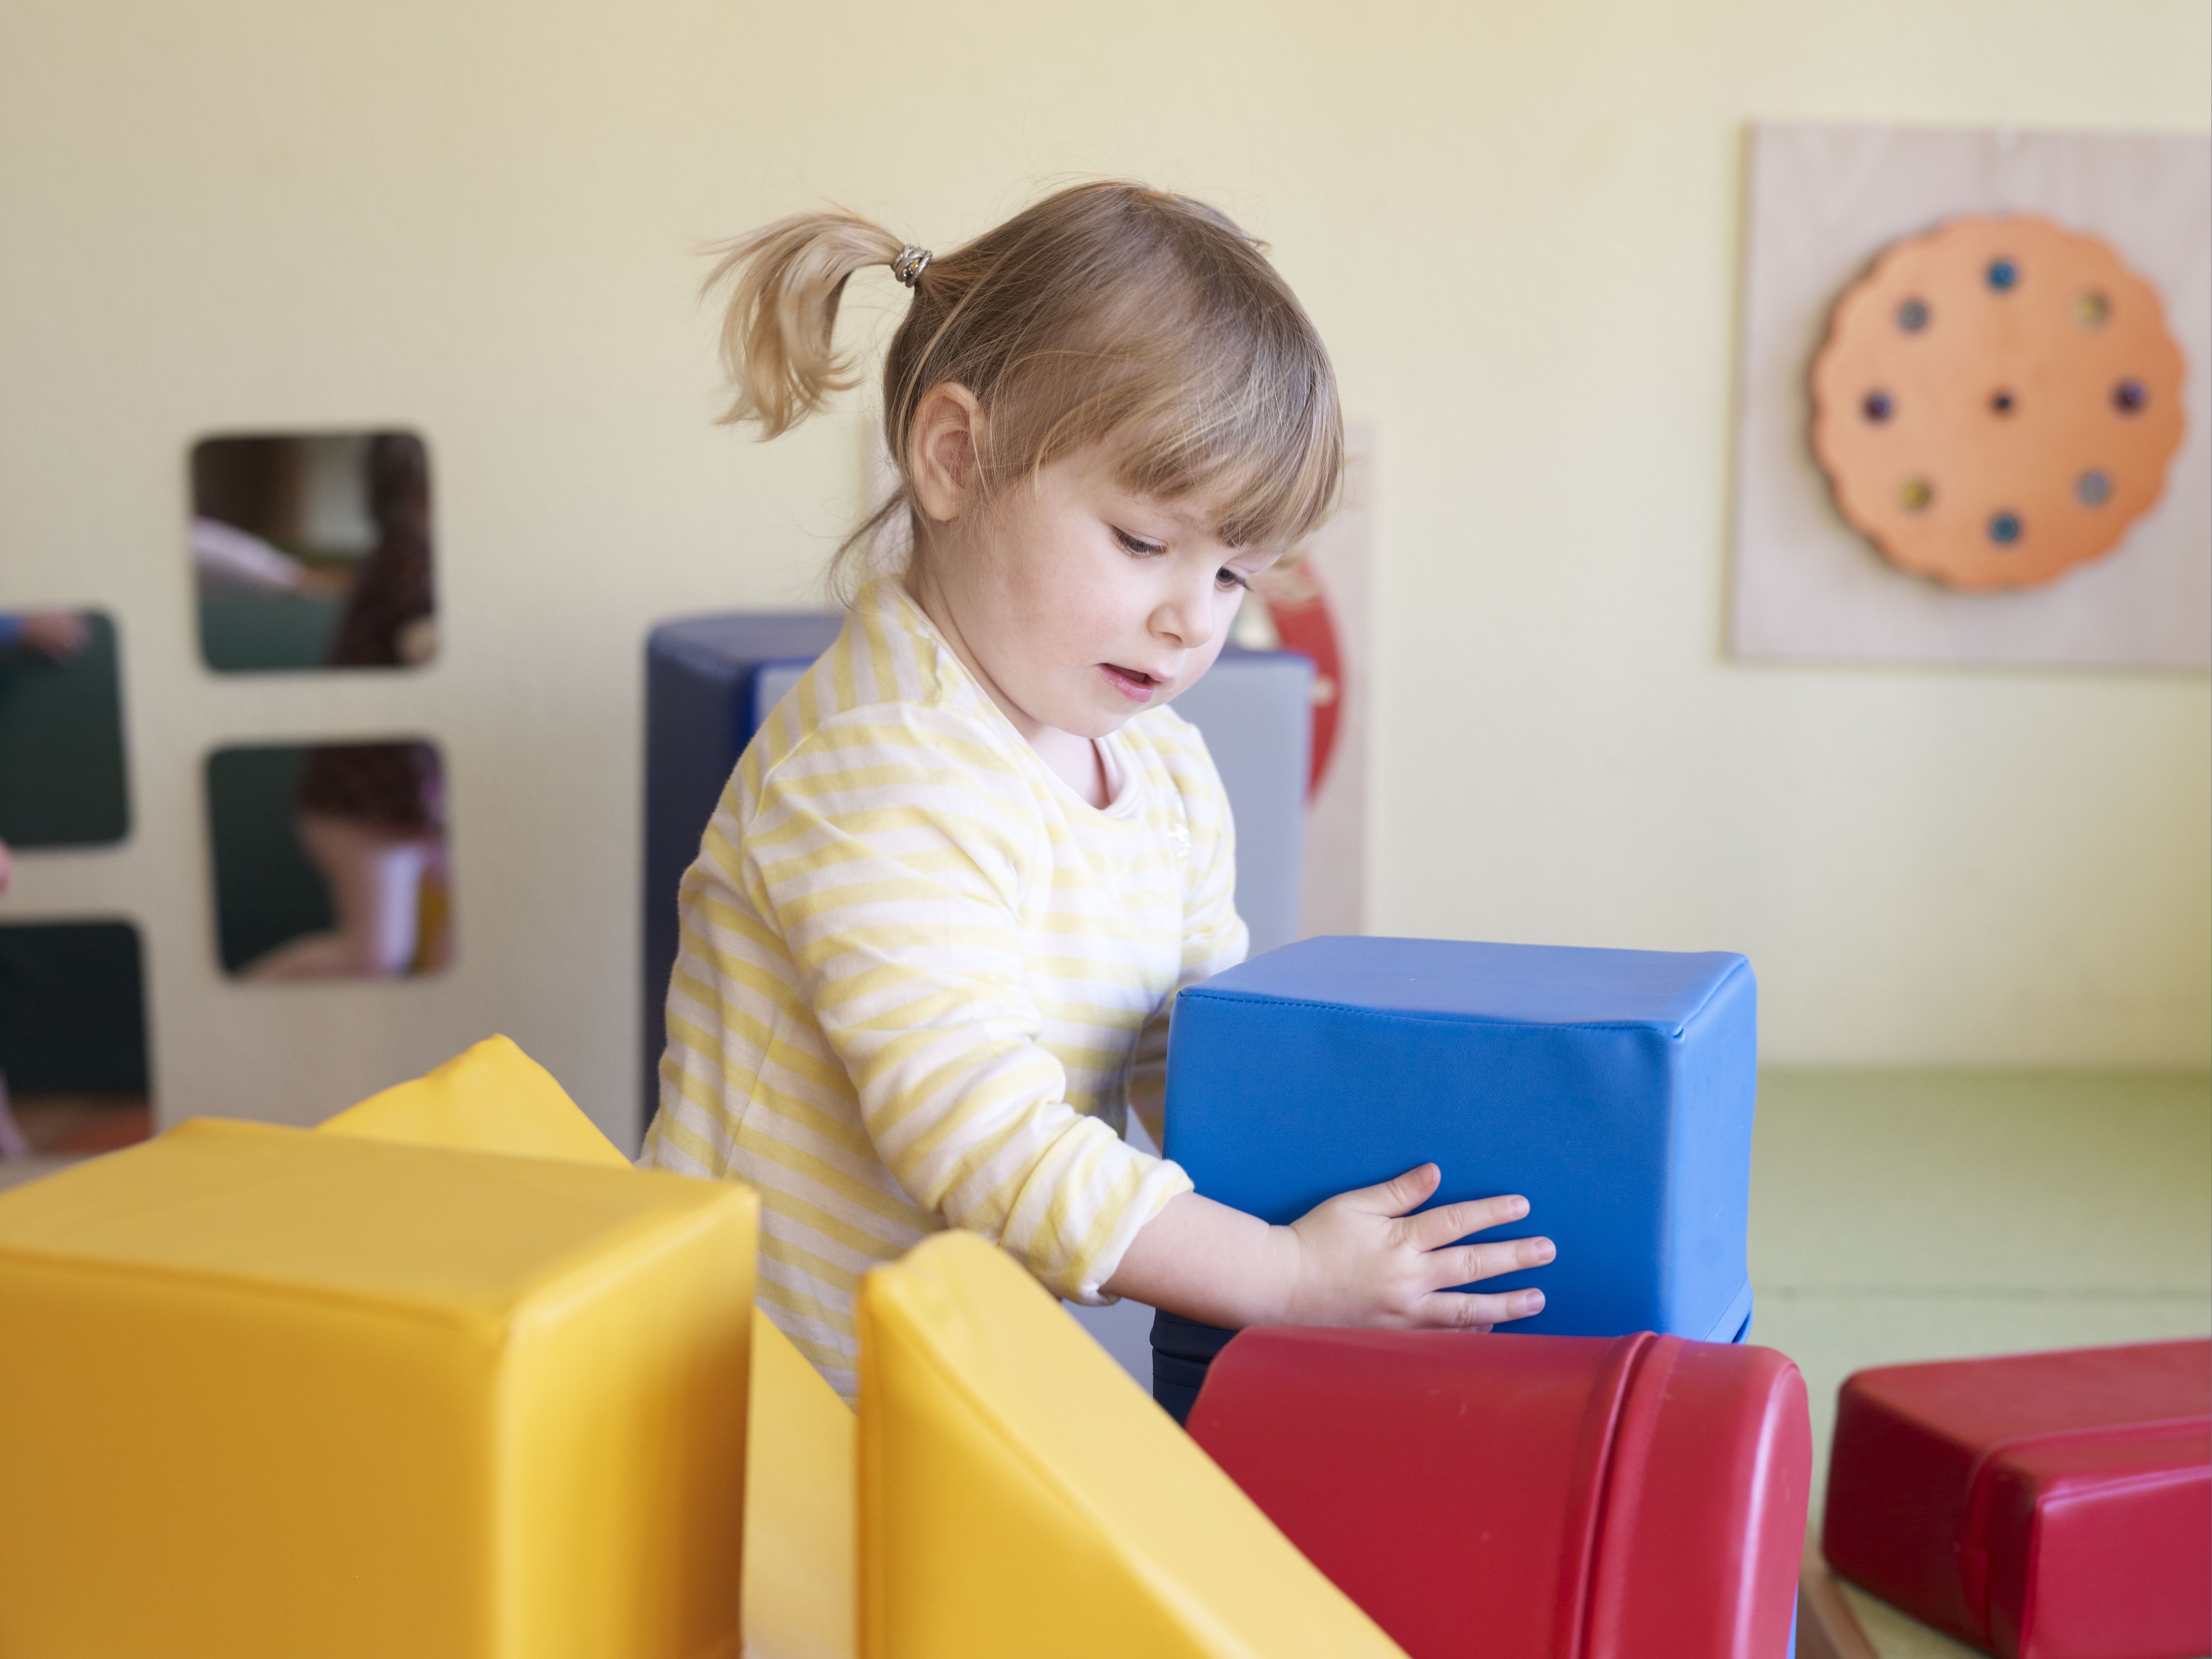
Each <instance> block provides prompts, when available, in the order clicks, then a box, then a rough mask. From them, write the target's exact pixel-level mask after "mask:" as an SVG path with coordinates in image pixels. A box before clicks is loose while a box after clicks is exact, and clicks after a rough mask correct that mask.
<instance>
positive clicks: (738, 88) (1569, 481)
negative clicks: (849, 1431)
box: [0, 0, 2212, 1130]
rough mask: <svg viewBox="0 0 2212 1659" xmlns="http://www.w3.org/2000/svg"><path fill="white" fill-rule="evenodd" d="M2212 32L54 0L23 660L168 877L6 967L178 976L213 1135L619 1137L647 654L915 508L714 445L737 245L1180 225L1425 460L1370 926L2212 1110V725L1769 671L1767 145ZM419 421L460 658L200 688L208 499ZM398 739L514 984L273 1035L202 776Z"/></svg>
mask: <svg viewBox="0 0 2212 1659" xmlns="http://www.w3.org/2000/svg"><path fill="white" fill-rule="evenodd" d="M2209 19H2212V14H2208V12H2207V10H2206V9H2205V8H2204V6H2203V4H2202V3H2201V0H2172V3H2153V0H2106V3H2094V4H2092V3H2078V4H2071V5H2057V4H2040V5H2037V4H2028V3H2020V0H1990V3H1984V4H1966V3H1942V4H1937V3H1926V0H1912V3H1887V4H1874V3H1866V0H1849V3H1826V4H1811V3H1805V4H1778V3H1774V0H1742V3H1735V4H1723V3H1709V4H1699V5H1692V4H1686V3H1680V4H1674V5H1638V4H1619V5H1609V6H1607V5H1594V4H1580V5H1552V6H1531V5H1520V6H1510V7H1509V6H1504V5H1499V4H1492V3H1475V4H1456V5H1449V6H1447V5H1442V4H1438V5H1431V6H1417V5H1407V4H1396V5H1393V4H1383V5H1378V6H1372V7H1364V8H1351V7H1346V6H1341V5H1323V4H1317V3H1311V0H1301V3H1279V4H1274V5H1261V4H1219V5H1209V4H1192V3H1188V0H1182V3H1174V4H1162V3H1155V0H1124V3H1121V4H1118V5H1115V6H1113V7H1106V6H1100V5H1096V4H1085V5H1073V4H1038V3H1033V0H1032V3H1021V4H990V3H983V0H934V3H925V0H910V3H905V4H896V5H894V4H888V3H878V4H872V5H853V4H834V3H818V0H817V3H812V4H808V5H804V6H799V5H778V6H767V5H757V4H726V5H720V6H710V5H704V4H684V3H675V0H631V3H625V4H622V5H615V4H611V3H607V4H600V5H597V6H590V5H577V4H556V3H546V0H537V3H530V4H522V3H502V4H491V3H474V4H454V3H451V0H441V3H435V4H433V3H423V0H395V3H386V4H380V5H378V6H374V7H369V6H357V7H337V6H331V5H320V6H300V5H295V4H279V3H264V4H247V3H235V0H234V3H210V4H204V5H198V6H193V7H179V6H169V5H153V4H143V3H140V4H130V3H121V0H111V3H105V4H101V5H98V6H85V5H80V4H65V3H59V0H6V3H5V5H4V6H0V604H12V605H27V604H43V603H56V604H95V605H102V606H104V607H106V608H107V609H108V610H110V611H112V612H113V613H114V614H115V615H116V617H118V621H119V623H120V625H121V628H122V630H123V637H124V641H125V663H126V673H127V684H126V687H125V695H126V701H127V708H128V719H129V723H130V725H129V740H130V745H131V786H132V794H133V805H134V810H135V814H136V825H137V828H136V831H135V833H134V835H133V836H132V838H131V840H130V841H129V842H127V843H125V845H123V846H121V847H120V848H116V849H113V850H108V851H95V852H84V853H73V854H44V855H37V856H33V857H27V858H26V859H25V860H22V867H21V873H20V878H19V884H18V890H17V892H16V894H15V896H13V897H11V898H9V900H7V901H5V902H4V906H0V915H4V916H5V917H6V918H9V919H27V918H30V917H33V916H43V915H76V914H82V913H98V914H104V915H128V916H131V917H133V918H135V919H137V921H138V922H139V923H140V925H141V927H143V930H144V933H145V935H146V939H147V944H148V947H149V961H150V972H151V977H152V988H153V1000H152V1007H153V1018H154V1021H155V1031H154V1040H155V1053H156V1060H157V1066H158V1079H157V1087H158V1091H159V1094H160V1097H161V1107H162V1109H163V1112H164V1115H165V1116H167V1117H168V1118H170V1119H173V1118H175V1117H177V1116H179V1115H185V1114H190V1113H193V1112H204V1111H232V1112H240V1113H250V1114H253V1115H265V1116H270V1117H279V1118H290V1119H295V1120H301V1121H307V1120H312V1119H313V1118H315V1117H317V1116H319V1115H322V1114H323V1113H325V1112H326V1111H328V1110H330V1109H332V1108H334V1107H337V1106H338V1105H340V1104H342V1103H345V1102H346V1101H348V1100H349V1099H351V1098H353V1097H356V1096H357V1095H359V1094H361V1093H363V1092H365V1091H368V1090H369V1089H371V1088H373V1087H374V1086H376V1085H380V1084H383V1083H385V1082H387V1081H389V1080H392V1079H395V1078H397V1077H398V1076H401V1075H403V1074H405V1073H410V1072H411V1071H414V1070H417V1069H420V1068H421V1067H422V1066H427V1065H428V1064H429V1063H431V1062H433V1061H435V1060H438V1059H439V1058H441V1057H442V1056H443V1055H445V1054H448V1053H450V1052H452V1051H453V1049H455V1048H458V1047H459V1046H460V1045H461V1044H463V1043H464V1042H466V1041H468V1040H470V1039H471V1038H474V1037H476V1036H481V1035H483V1034H484V1033H486V1032H488V1031H490V1030H505V1031H507V1032H508V1033H509V1034H511V1035H512V1036H514V1037H516V1038H517V1039H518V1040H520V1042H522V1043H523V1044H524V1045H525V1046H526V1048H529V1049H531V1050H532V1052H533V1053H535V1054H538V1055H539V1056H541V1057H542V1058H543V1059H544V1060H545V1061H546V1062H547V1063H548V1064H549V1065H550V1066H551V1067H552V1068H553V1070H554V1071H555V1072H556V1073H557V1074H558V1075H559V1076H560V1077H561V1078H562V1079H563V1080H564V1081H565V1082H567V1083H568V1085H569V1086H570V1088H571V1089H572V1091H574V1093H575V1094H576V1095H577V1096H578V1097H579V1098H580V1099H581V1100H583V1101H584V1102H585V1103H586V1105H587V1106H588V1107H589V1108H590V1109H592V1111H593V1112H594V1114H595V1115H598V1116H599V1118H600V1119H601V1121H603V1122H605V1123H606V1124H607V1125H609V1126H610V1127H615V1128H617V1129H618V1130H626V1129H628V1128H629V1127H630V1125H629V1119H630V1115H631V1109H632V1106H631V1099H630V1088H629V1083H630V1079H631V1078H632V1076H633V1075H634V1073H633V1069H632V1060H631V1056H632V1054H633V1045H634V1042H635V1035H636V1034H635V1013H634V1009H635V995H634V993H633V989H632V986H633V976H634V975H635V971H636V960H637V949H638V946H637V933H638V920H637V915H636V899H635V894H636V889H637V880H638V875H637V870H638V856H639V854H638V845H639V805H638V793H639V776H640V743H639V730H640V721H641V696H640V690H641V672H640V645H641V639H642V637H643V635H644V632H645V630H646V629H647V626H648V625H649V624H650V623H652V622H653V621H654V620H656V619H659V618H661V617H668V616H671V615H675V614H678V613H681V612H684V611H696V610H701V609H707V608H715V607H729V606H739V605H759V604H770V603H787V602H790V601H791V600H793V599H795V598H798V597H801V596H803V595H804V593H805V591H806V589H807V586H808V584H809V582H810V580H811V576H812V573H813V571H814V570H815V568H816V567H817V563H818V562H819V561H820V559H821V558H822V557H823V555H824V554H825V553H826V552H827V550H828V549H829V546H830V544H832V542H833V541H834V539H835V538H836V535H837V534H838V533H839V532H840V531H841V530H842V527H843V526H844V525H845V523H846V521H847V520H848V516H849V515H850V513H852V511H853V509H854V507H855V506H856V504H857V498H858V492H859V488H860V474H861V467H860V459H859V457H860V436H859V431H858V426H857V421H858V416H857V412H856V411H855V412H854V413H852V414H848V416H845V417H844V418H842V419H841V420H838V421H833V422H825V423H823V425H821V426H820V427H818V428H814V429H809V430H804V431H802V432H801V433H799V434H798V435H794V436H793V437H791V438H788V439H786V440H784V441H780V442H778V443H777V444H775V445H774V446H769V447H760V446H756V445H753V444H751V443H750V442H747V441H742V440H740V439H738V438H736V437H734V436H732V435H730V434H729V433H727V432H726V431H722V430H719V429H716V428H712V427H710V426H709V425H708V422H707V418H706V417H707V416H708V411H709V409H710V407H711V400H712V381H711V378H710V374H709V368H708V333H707V327H706V324H705V322H704V320H703V319H702V317H701V316H700V314H699V313H697V312H696V310H695V309H694V307H693V304H692V299H691V287H692V284H693V283H695V282H696V279H697V276H698V274H699V269H700V267H699V264H698V262H697V261H696V259H695V258H694V257H693V256H692V253H691V252H690V249H691V246H692V245H693V242H694V240H695V239H696V238H699V237H702V236H705V235H709V234H717V233H726V232H729V231H732V230H735V229H738V228H744V227H745V226H748V225H750V224H752V223H754V222H757V221H759V220H761V219H763V218H766V217H769V216H773V215H775V214H779V213H782V212H786V211H789V210H793V209H795V208H799V207H802V206H805V205H807V204H810V203H812V202H815V201H817V200H819V199H821V198H823V197H829V198H834V199H836V200H839V201H842V202H844V203H846V204H850V205H852V206H854V207H856V208H860V209H862V210H867V211H870V212H872V213H877V214H880V215H882V216H885V217H886V219H887V220H888V222H890V223H891V224H892V225H894V226H895V227H897V228H902V229H906V230H908V231H909V232H910V233H911V234H913V236H914V237H915V240H918V241H921V242H924V243H927V244H933V245H936V246H949V245H951V243H953V242H955V241H957V240H960V239H962V238H963V237H965V236H967V235H969V234H973V233H974V232H975V231H978V230H980V229H981V228H984V227H986V226H987V225H988V224H989V223H991V222H994V220H995V219H996V218H997V217H999V216H1001V215H1003V214H1004V213H1006V211H1007V210H1010V209H1012V207H1014V206H1016V205H1017V204H1019V203H1020V202H1021V201H1022V200H1023V199H1024V197H1026V196H1027V195H1028V194H1030V193H1031V192H1032V191H1034V190H1035V189H1036V188H1037V186H1038V185H1039V184H1040V182H1041V181H1044V180H1047V179H1050V178H1053V177H1055V176H1058V175H1061V174H1065V173H1095V172H1113V173H1134V174H1139V175H1142V176H1145V177H1147V178H1150V179H1155V180H1158V181H1160V182H1162V183H1164V184H1168V185H1175V186H1177V187H1181V188H1184V189H1188V190H1190V191H1196V192H1199V193H1200V194H1203V195H1205V196H1207V197H1211V198H1212V199H1213V200H1216V201H1218V202H1219V203H1221V204H1224V205H1225V206H1226V207H1227V208H1228V209H1229V210H1231V211H1232V212H1233V213H1235V214H1236V215H1237V216H1239V217H1240V218H1241V219H1242V220H1243V222H1245V223H1246V224H1247V226H1248V227H1249V228H1252V229H1253V230H1255V232H1257V233H1259V234H1262V235H1264V236H1265V237H1267V239H1268V240H1270V241H1271V242H1272V244H1273V247H1274V249H1275V252H1276V257H1277V258H1278V260H1279V264H1281V266H1282V267H1283V269H1284V270H1285V272H1286V273H1287V274H1288V276H1290V278H1291V281H1292V282H1293V283H1295V284H1296V285H1297V288H1298V289H1299V291H1300V292H1301V294H1302V295H1304V297H1305V299H1306V301H1307V303H1308V305H1309V306H1310V307H1311V309H1312V311H1313V313H1314V314H1315V316H1316V319H1317V320H1318V321H1319V323H1320V325H1321V326H1322V330H1323V331H1324V332H1325V334H1326V335H1327V336H1328V339H1329V341H1330V343H1331V345H1332V347H1333V349H1334V353H1335V355H1336V360H1337V362H1338V365H1339V368H1340V372H1341V374H1342V376H1343V380H1344V385H1345V391H1346V402H1347V404H1348V405H1349V407H1350V409H1351V410H1352V412H1353V413H1354V414H1355V415H1356V416H1358V417H1360V418H1363V419H1364V420H1367V421H1369V422H1371V423H1372V424H1373V426H1374V428H1376V433H1377V441H1378V443H1379V446H1380V451H1381V459H1380V461H1379V464H1378V477H1377V479H1376V488H1377V495H1376V501H1377V506H1378V510H1379V516H1378V536H1379V543H1378V546H1377V550H1376V553H1377V563H1378V569H1379V582H1380V590H1379V592H1378V594H1377V601H1378V605H1379V611H1378V617H1379V624H1378V625H1379V630H1380V639H1379V641H1378V645H1379V647H1380V650H1379V664H1380V671H1379V711H1380V721H1379V725H1378V726H1377V728H1376V748H1377V766H1378V773H1377V776H1376V783H1375V793H1376V799H1375V809H1374V810H1375V814H1376V817H1375V836H1374V839H1373V847H1374V852H1373V858H1374V865H1373V869H1372V872H1371V878H1372V886H1373V892H1374V895H1375V903H1374V915H1375V921H1376V925H1377V927H1378V928H1379V929H1381V930H1384V931H1400V932H1409V933H1444V934H1456V935H1462V936H1475V937H1483V938H1492V939H1545V940H1558V941H1569V942H1583V943H1593V944H1595V943H1605V944H1614V945H1645V946H1657V947H1667V948H1705V947H1714V946H1725V947H1730V948H1735V949H1739V950H1741V951H1747V953H1748V954H1749V955H1750V956H1751V957H1752V958H1753V961H1754V963H1756V964H1757V966H1758V968H1759V973H1760V976H1761V980H1762V982H1763V985H1764V987H1765V1015H1766V1022H1765V1033H1766V1043H1767V1052H1768V1054H1769V1055H1770V1056H1771V1058H1774V1059H1777V1060H1790V1061H1819V1062H1852V1063H1890V1062H1908V1061H1909V1062H1916V1063H1917V1062H1933V1063H1976V1064H1980V1063H2045V1062H2048V1063H2056V1064H2085V1065H2086V1064H2099V1065H2102V1064H2117V1065H2142V1066H2201V1065H2203V1064H2204V1063H2205V1061H2206V1059H2207V1050H2208V1007H2212V978H2209V977H2208V958H2212V940H2209V939H2208V916H2209V915H2212V890H2208V884H2209V880H2212V878H2208V869H2212V859H2208V842H2212V824H2208V796H2209V795H2212V780H2208V757H2212V732H2208V720H2207V714H2208V695H2207V687H2206V684H2205V682H2204V681H2203V679H2202V678H2153V677H2127V676H2119V675H2087V674H2079V673H2071V674H2034V673H1988V672H1978V673H1967V672H1932V671H1894V670H1884V671H1843V670H1830V669H1813V668H1774V667H1757V668H1748V667H1741V666H1737V665H1733V664H1731V663H1729V662H1728V661H1727V660H1726V659H1724V658H1723V656H1722V654H1721V650H1720V639H1721V617H1722V609H1723V577H1724V560H1725V554H1724V544H1725V523H1724V513H1723V503H1724V501H1725V500H1726V495H1727V468H1728V460H1727V457H1728V455H1729V441H1728V436H1727V422H1728V419H1729V398H1730V386H1731V385H1732V379H1733V367H1732V362H1731V353H1732V349H1733V339H1734V331H1733V318H1734V314H1735V287H1736V263H1737V247H1738V242H1737V238H1738V234H1739V225H1738V218H1737V207H1738V198H1739V191H1740V171H1741V137H1742V132H1743V129H1744V124H1745V123H1746V122H1747V120H1750V119H1753V118H1801V117H1802V118H1838V119H1891V118H1893V119H1899V120H1911V121H1933V122H1958V123H2008V124H2019V125H2057V126H2082V127H2118V128H2151V129H2161V130H2178V131H2203V129H2204V127H2205V125H2206V124H2207V120H2208V116H2212V87H2208V82H2207V76H2206V74H2205V64H2206V63H2207V62H2208V61H2212V24H2209V23H2208V20H2209ZM856 289H862V290H865V291H864V292H857V293H856V296H855V301H856V307H857V308H858V309H859V310H860V311H862V312H866V311H870V310H872V311H873V312H874V313H876V314H875V318H874V321H875V322H876V323H877V324H878V325H879V324H880V321H881V318H882V315H883V314H884V307H886V306H888V304H889V302H890V296H891V295H892V294H893V293H894V292H895V290H894V289H892V288H891V286H890V282H889V279H888V277H887V276H871V277H868V278H865V279H863V281H862V282H861V283H859V284H856ZM866 325H867V319H866V318H865V317H863V318H862V319H860V322H859V323H857V324H856V326H857V327H860V328H865V327H866ZM384 423H406V424H410V425H414V426H416V427H418V428H420V429H421V430H422V431H423V432H424V433H425V434H426V435H428V438H429V439H430V441H431V443H432V445H433V446H434V454H435V465H436V467H437V483H438V488H439V492H440V501H439V513H440V526H439V527H440V531H441V546H440V553H441V559H442V561H443V562H442V566H441V570H440V573H439V580H440V591H441V604H442V606H443V615H442V618H441V621H442V623H443V641H444V655H443V656H442V657H441V660H440V661H439V663H438V664H437V665H436V666H435V668H433V669H431V670H430V671H427V672H424V673H422V674H420V675H416V676H394V677H389V678H373V679H360V678H356V679H352V680H345V681H340V680H335V679H333V678H318V677H302V678H286V679H283V680H271V679H266V678H231V679H223V678H216V677H215V676H212V675H210V674H209V673H207V672H206V671H204V670H203V669H202V668H201V667H200V665H199V664H198V660H197V653H196V647H195V644H194V641H193V637H192V633H191V621H190V617H191V606H190V598H191V595H190V585H189V578H188V574H187V571H186V568H185V557H184V554H183V551H182V549H181V545H180V539H179V528H180V526H181V524H182V521H183V516H184V510H185V495H184V455H185V448H186V447H187V446H188V445H189V444H190V443H191V441H192V440H193V438H194V437H195V436H196V435H199V434H202V433H204V432H206V431H209V430H210V429H222V428H232V429H237V428H259V429H267V428H282V427H288V426H296V427H302V428H314V427H330V426H364V425H376V424H384ZM409 730H419V731H426V732H432V733H434V734H435V735H436V736H437V737H438V738H440V740H441V742H442V743H443V744H444V745H445V747H446V751H447V759H448V763H449V765H450V767H451V769H452V776H453V793H454V808H453V811H454V825H455V828H454V836H455V856H456V860H457V864H458V879H459V907H460V908H459V950H460V960H459V965H458V966H457V967H456V968H455V969H453V972H452V974H451V975H449V976H447V977H446V978H444V979H442V980H438V981H427V982H422V983H410V984H372V985H360V984H356V985H343V986H316V987H287V988H261V987H255V988H246V987H240V986H236V985H234V984H231V983H229V982H227V981H224V980H223V979H222V977H221V976H220V975H218V974H217V972H216V968H215V965H214V963H215V954H214V942H213V921H212V908H211V904H210V897H209V894H208V887H207V878H206V873H205V872H206V869H207V856H206V854H207V849H206V847H205V845H204V839H205V830H204V805H203V802H202V799H201V794H200V782H199V779H200V768H201V765H202V762H203V759H204V755H205V753H206V752H207V750H209V749H210V747H212V746H215V745H216V744H222V743H226V742H234V741H240V740H247V741H252V740H261V739H271V738H275V739H283V738H327V737H331V736H334V735H339V734H347V733H356V734H370V733H379V732H393V731H409Z"/></svg>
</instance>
